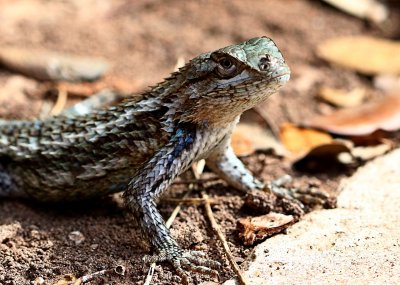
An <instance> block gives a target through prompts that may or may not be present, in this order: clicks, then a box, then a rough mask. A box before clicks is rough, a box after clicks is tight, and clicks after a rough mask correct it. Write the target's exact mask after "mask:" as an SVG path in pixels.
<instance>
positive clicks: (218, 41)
mask: <svg viewBox="0 0 400 285" xmlns="http://www.w3.org/2000/svg"><path fill="white" fill-rule="evenodd" d="M394 2H395V1H393V3H394ZM393 5H394V4H393ZM399 19H400V17H399V10H395V8H393V15H392V17H391V21H390V22H389V23H388V24H387V25H386V26H385V27H383V28H380V27H376V26H374V25H371V24H368V23H366V22H363V21H361V20H358V19H355V18H353V17H351V16H347V15H345V14H342V13H341V12H339V11H337V10H335V9H333V8H331V7H330V6H327V5H325V4H323V3H321V2H319V1H306V0H286V1H280V0H269V1H261V0H255V1H239V0H237V1H236V0H233V1H179V0H171V1H159V0H146V1H144V0H143V1H115V2H114V1H96V0H86V1H79V0H74V1H45V0H25V1H6V0H1V1H0V46H6V45H15V46H20V47H29V48H31V47H32V48H47V49H54V50H59V51H66V52H73V53H77V54H81V55H91V56H100V57H103V58H105V59H107V60H109V61H110V62H112V63H113V69H112V71H111V73H112V74H113V75H115V76H117V77H120V78H124V79H126V80H129V81H131V82H132V84H133V85H134V86H137V89H138V90H139V89H141V88H144V87H146V86H147V85H150V84H154V83H156V82H158V81H160V80H161V79H162V78H164V77H165V76H167V75H168V74H169V73H170V72H171V70H172V69H173V68H174V66H175V64H176V62H177V59H178V58H184V59H186V60H188V59H190V58H192V57H193V56H196V55H197V54H199V53H201V52H204V51H208V50H213V49H216V48H219V47H222V46H224V45H227V44H232V43H237V42H241V41H243V40H245V39H248V38H251V37H254V36H261V35H267V36H269V37H271V38H273V39H274V41H275V42H276V43H277V45H278V46H279V47H280V49H281V50H282V52H283V54H284V56H285V58H286V60H287V62H288V64H289V66H290V67H291V68H292V71H293V76H292V82H294V83H293V84H289V85H288V86H287V87H285V88H284V89H283V90H282V92H280V94H279V95H276V96H273V97H272V98H271V99H270V100H269V101H268V103H266V104H267V105H264V106H263V108H264V109H265V110H266V112H268V114H269V116H270V117H271V118H272V119H273V121H274V122H276V124H277V125H279V124H280V123H282V122H286V121H293V122H298V121H299V120H302V119H304V118H307V117H309V116H311V115H313V114H316V113H317V112H319V111H320V108H319V103H318V102H316V101H315V99H314V98H313V95H314V93H315V90H316V89H317V87H318V85H319V84H322V83H323V84H324V85H329V86H331V87H343V88H351V87H355V86H364V87H366V88H369V89H370V88H371V86H370V80H369V79H368V78H366V77H363V76H360V75H358V74H356V73H354V72H351V71H346V70H343V69H341V68H338V67H332V66H329V65H328V64H327V63H325V62H323V61H321V60H320V59H318V58H317V57H316V55H315V49H316V46H317V45H318V43H320V42H321V41H323V40H324V39H328V38H331V37H334V36H339V35H353V34H367V35H377V36H387V37H391V38H399V36H400V30H399V29H398V27H399V26H400V23H399ZM396 21H397V22H396ZM309 70H317V71H318V74H319V77H318V78H319V79H318V81H317V82H316V83H315V84H312V85H311V86H309V87H308V88H307V89H306V90H301V91H300V90H299V88H297V87H298V86H296V84H295V82H296V79H298V78H299V77H301V75H302V74H303V73H304V72H306V71H309ZM11 76H13V75H12V74H11V73H9V72H7V71H5V70H0V82H3V83H4V82H6V81H7V80H8V79H9V78H10V77H11ZM43 100H44V98H43V96H28V97H27V98H24V99H23V100H19V99H18V98H11V99H10V98H8V99H7V98H6V99H4V98H3V99H2V101H1V102H2V106H1V108H0V111H1V112H2V113H1V114H0V116H1V117H7V118H21V117H25V118H32V117H36V116H38V115H39V110H40V106H41V104H42V102H43ZM293 106H303V108H296V107H293ZM244 161H245V163H246V164H247V165H248V166H249V168H250V169H251V170H253V171H254V172H255V173H256V174H257V176H258V177H261V178H263V179H265V180H268V179H272V178H274V177H277V176H279V175H282V174H284V173H290V174H292V175H294V176H295V177H298V181H299V183H302V181H303V182H304V183H306V182H307V180H308V179H315V180H317V181H319V182H322V183H321V185H322V186H321V189H322V190H326V191H330V192H334V191H335V189H336V186H337V185H338V182H339V180H340V178H341V177H343V176H344V175H345V174H346V173H343V172H342V171H334V172H333V173H328V174H326V173H325V174H314V175H311V174H305V173H299V172H295V171H293V170H292V169H291V167H290V164H289V163H288V162H286V161H285V160H283V159H281V158H278V157H274V156H272V155H266V154H254V155H252V156H250V157H247V158H244ZM205 187H206V188H207V191H208V192H209V193H210V195H211V196H218V197H220V198H221V200H222V201H223V202H221V203H218V204H217V205H215V206H213V210H214V211H215V215H216V218H217V221H218V222H219V223H220V224H221V227H222V229H223V230H224V232H225V234H226V236H227V238H228V240H229V243H230V245H231V246H232V248H233V251H234V255H235V257H236V260H237V262H238V263H239V264H241V263H243V262H244V261H245V260H246V258H249V257H250V254H251V250H252V248H251V247H250V248H249V247H244V246H243V245H242V244H241V242H240V241H239V239H238V235H237V232H236V220H237V219H238V218H240V217H244V216H247V215H250V214H251V212H249V211H247V210H246V209H243V208H242V205H243V201H242V195H241V194H240V193H239V192H237V191H235V190H233V189H232V188H230V187H228V186H226V184H225V183H224V182H223V181H216V182H212V183H208V184H206V185H205ZM171 188H172V189H171V191H170V192H171V193H170V195H172V196H176V197H180V195H181V193H183V192H184V191H185V190H186V188H187V186H186V185H174V186H173V187H171ZM196 195H197V194H194V196H196ZM173 207H174V205H173V203H171V202H164V203H161V204H160V210H161V211H162V213H163V215H164V216H165V217H168V216H169V215H170V213H171V211H172V209H173ZM74 231H79V232H80V233H81V234H82V235H83V237H84V240H83V241H82V242H80V243H79V242H77V241H76V240H74V239H71V232H74ZM172 233H173V235H174V236H176V238H177V240H178V242H179V243H180V244H181V245H182V246H183V247H185V248H191V249H200V250H203V251H204V252H206V253H207V254H208V256H209V257H211V258H214V259H216V260H220V261H221V262H222V263H223V269H222V270H221V276H220V278H221V281H224V280H227V279H228V278H230V277H232V276H233V272H232V270H231V268H230V267H229V265H228V263H227V261H226V259H225V257H224V255H223V253H222V250H221V245H220V243H219V242H218V241H216V237H215V236H214V234H213V233H212V231H211V228H210V225H209V224H208V222H207V221H206V218H205V216H204V210H203V208H202V207H201V206H185V207H184V208H183V210H182V211H181V213H180V215H179V217H178V218H177V220H176V222H175V223H174V225H173V227H172ZM148 253H150V248H149V247H148V245H147V244H146V243H145V242H144V241H143V238H142V237H141V235H140V233H139V232H138V231H137V230H136V225H135V222H134V220H133V218H132V217H131V216H130V215H129V214H128V213H126V212H125V211H124V208H123V206H122V203H121V199H120V198H119V197H118V196H114V197H105V198H103V199H98V200H92V201H84V202H80V203H73V204H57V205H48V204H37V203H31V202H28V201H13V200H7V199H6V200H1V201H0V284H18V285H19V284H32V283H31V282H32V281H34V280H35V279H36V280H38V279H37V278H38V277H41V278H43V279H44V280H45V284H54V282H56V281H57V280H59V279H60V278H62V276H63V275H65V274H73V275H74V276H78V277H79V276H82V275H84V274H87V273H90V272H95V271H97V270H102V269H108V268H113V267H114V266H116V265H117V264H122V265H123V266H125V267H126V273H125V275H124V276H119V275H116V274H109V275H107V276H104V277H101V278H97V279H95V280H93V281H92V282H91V283H90V284H142V283H143V280H144V277H145V275H146V271H147V268H144V267H143V265H142V262H141V258H142V257H143V255H144V254H148ZM194 280H195V282H196V283H200V282H202V281H205V280H209V279H208V278H207V277H199V276H194ZM153 284H180V281H179V279H178V278H177V277H175V273H174V271H173V270H172V268H170V267H169V266H168V265H163V266H162V267H161V266H157V272H156V274H155V279H154V282H153Z"/></svg>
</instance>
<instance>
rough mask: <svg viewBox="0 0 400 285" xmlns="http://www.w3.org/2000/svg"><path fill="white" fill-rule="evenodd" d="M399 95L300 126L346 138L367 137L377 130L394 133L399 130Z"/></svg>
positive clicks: (311, 120)
mask: <svg viewBox="0 0 400 285" xmlns="http://www.w3.org/2000/svg"><path fill="white" fill-rule="evenodd" d="M399 95H400V94H391V95H387V96H385V97H384V98H382V99H380V100H376V101H373V102H370V103H367V104H364V105H361V106H358V107H353V108H348V109H341V110H338V111H336V112H334V113H332V114H330V115H324V116H317V117H314V118H312V119H310V120H309V121H306V122H305V123H304V124H302V125H304V126H307V127H312V128H317V129H320V130H324V131H327V132H330V133H334V134H339V135H348V136H362V135H369V134H372V133H374V132H375V131H377V130H384V131H388V132H391V131H396V130H398V129H400V96H399Z"/></svg>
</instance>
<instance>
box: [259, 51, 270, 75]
mask: <svg viewBox="0 0 400 285" xmlns="http://www.w3.org/2000/svg"><path fill="white" fill-rule="evenodd" d="M270 63H271V56H270V55H269V54H266V55H265V56H264V57H262V58H261V59H260V64H259V65H258V67H259V68H260V70H263V71H265V70H267V69H268V68H269V66H270Z"/></svg>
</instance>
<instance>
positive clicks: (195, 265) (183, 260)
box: [144, 248, 221, 284]
mask: <svg viewBox="0 0 400 285" xmlns="http://www.w3.org/2000/svg"><path fill="white" fill-rule="evenodd" d="M162 261H168V262H170V263H171V264H172V266H173V267H174V268H175V270H176V272H177V274H178V275H179V277H181V278H182V283H183V284H189V282H190V276H189V275H188V273H187V272H188V271H193V272H198V273H200V274H205V275H210V276H214V277H218V271H217V270H216V269H219V268H220V267H221V264H220V263H219V262H217V261H214V260H210V259H206V258H205V254H204V253H203V252H201V251H183V250H182V249H180V248H173V249H165V250H162V251H160V253H159V254H157V255H152V256H145V257H144V262H145V263H152V262H162Z"/></svg>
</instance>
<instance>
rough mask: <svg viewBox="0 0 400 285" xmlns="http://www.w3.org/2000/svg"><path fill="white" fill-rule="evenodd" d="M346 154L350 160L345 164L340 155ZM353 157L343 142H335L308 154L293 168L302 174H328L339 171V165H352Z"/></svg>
mask: <svg viewBox="0 0 400 285" xmlns="http://www.w3.org/2000/svg"><path fill="white" fill-rule="evenodd" d="M343 153H346V154H348V156H349V158H348V161H346V162H344V161H343V159H341V158H340V155H341V154H343ZM352 161H353V157H352V155H351V154H350V149H349V147H348V146H346V144H344V143H343V142H338V141H334V142H332V143H329V144H323V145H318V146H316V147H315V148H313V149H311V150H310V151H309V152H308V153H307V154H305V155H303V156H302V157H301V158H299V159H298V160H296V162H295V163H294V164H293V167H294V168H295V169H297V170H300V171H302V172H318V173H322V172H324V173H325V172H328V171H330V170H332V169H337V168H338V166H339V165H343V164H344V163H345V164H347V163H351V162H352Z"/></svg>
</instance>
